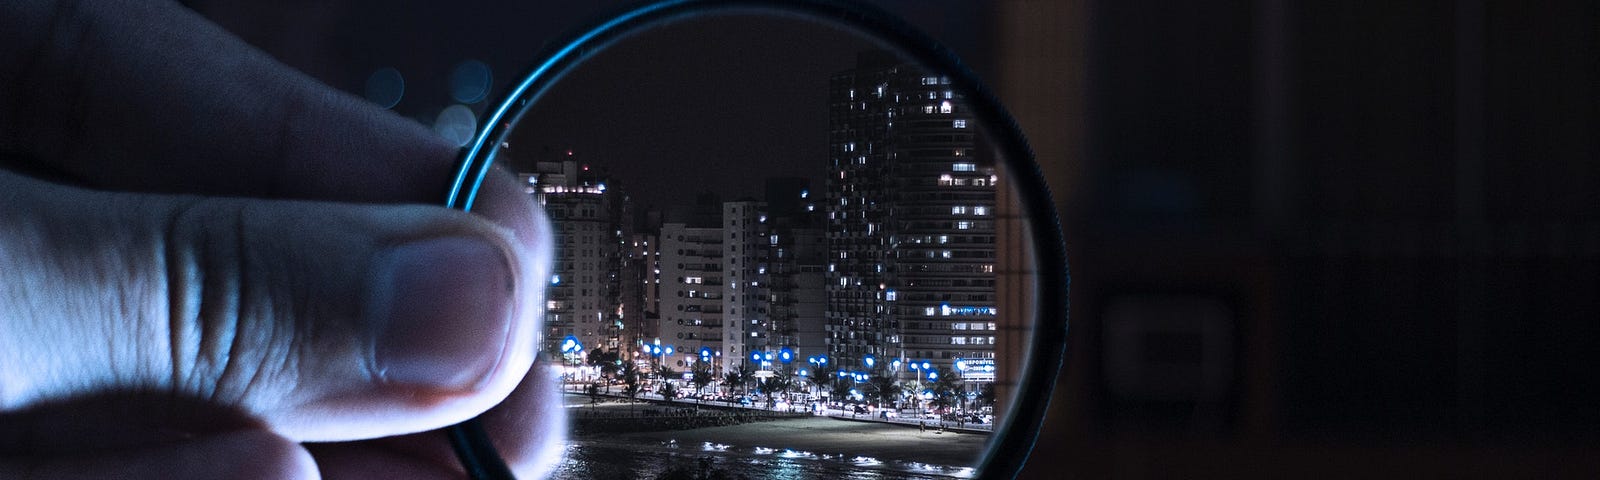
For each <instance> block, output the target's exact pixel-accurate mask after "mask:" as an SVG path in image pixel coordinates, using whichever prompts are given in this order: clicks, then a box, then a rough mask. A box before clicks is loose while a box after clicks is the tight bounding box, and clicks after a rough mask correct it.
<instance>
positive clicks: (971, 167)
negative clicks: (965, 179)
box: [950, 163, 978, 172]
mask: <svg viewBox="0 0 1600 480" xmlns="http://www.w3.org/2000/svg"><path fill="white" fill-rule="evenodd" d="M950 169H951V170H955V171H957V172H973V171H977V170H978V165H977V164H973V163H957V164H954V165H951V166H950Z"/></svg>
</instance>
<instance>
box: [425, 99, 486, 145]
mask: <svg viewBox="0 0 1600 480" xmlns="http://www.w3.org/2000/svg"><path fill="white" fill-rule="evenodd" d="M477 125H478V116H477V115H474V114H473V113H472V109H470V108H467V106H466V105H451V106H448V107H445V108H444V110H441V111H439V116H438V118H435V119H434V120H433V131H435V132H439V135H442V136H444V138H445V139H447V140H449V141H451V142H453V143H455V144H456V146H462V145H466V144H467V142H469V141H471V140H472V135H473V133H474V132H476V131H477Z"/></svg>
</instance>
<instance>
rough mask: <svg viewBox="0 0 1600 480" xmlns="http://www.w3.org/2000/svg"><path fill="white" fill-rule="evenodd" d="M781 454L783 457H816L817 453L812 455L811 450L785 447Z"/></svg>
mask: <svg viewBox="0 0 1600 480" xmlns="http://www.w3.org/2000/svg"><path fill="white" fill-rule="evenodd" d="M779 456H781V457H783V458H815V457H816V455H812V454H811V452H802V451H796V450H790V449H787V448H786V449H783V453H781V454H779Z"/></svg>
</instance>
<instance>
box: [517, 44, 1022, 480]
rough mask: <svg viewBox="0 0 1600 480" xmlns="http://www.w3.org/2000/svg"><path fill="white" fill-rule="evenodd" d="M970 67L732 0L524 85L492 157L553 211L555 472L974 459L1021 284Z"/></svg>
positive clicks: (1011, 225)
mask: <svg viewBox="0 0 1600 480" xmlns="http://www.w3.org/2000/svg"><path fill="white" fill-rule="evenodd" d="M961 90H962V89H961V88H960V87H959V86H958V85H952V82H951V77H950V76H949V75H945V74H942V73H941V72H937V71H930V70H928V69H925V68H922V67H920V66H918V65H916V64H914V63H911V62H908V61H906V60H905V59H903V58H902V57H899V56H897V55H895V54H892V53H889V52H887V51H885V50H883V49H882V48H881V47H880V46H878V45H875V44H873V43H872V42H870V41H867V40H865V39H862V38H859V37H857V36H853V35H851V34H848V33H844V32H840V31H835V30H832V29H829V28H828V27H826V26H821V25H816V24H810V23H804V22H801V21H796V20H792V19H775V18H757V17H749V16H739V17H714V18H703V19H697V20H692V21H684V22H679V23H676V24H672V25H668V26H665V27H660V28H657V29H654V30H651V31H649V32H646V33H643V34H640V35H637V36H634V37H630V38H627V39H625V40H623V41H621V42H620V43H618V44H616V45H612V46H610V47H608V48H607V49H606V50H605V51H603V52H601V53H600V54H599V55H597V56H596V57H594V58H592V59H590V60H588V61H587V62H585V63H584V64H582V65H581V66H579V67H578V68H577V69H576V70H575V71H573V72H570V73H567V74H566V75H565V76H564V77H563V78H562V80H561V82H559V83H558V84H556V86H555V87H553V89H552V90H550V91H549V92H548V93H547V94H546V95H544V96H543V97H542V98H541V99H540V100H539V102H537V103H536V104H534V105H532V106H531V107H530V109H529V110H528V112H527V114H526V116H524V117H523V118H522V119H521V121H520V123H518V124H517V126H516V130H515V131H514V132H513V133H512V134H511V135H510V136H509V141H507V142H505V143H503V144H501V145H500V147H499V148H501V151H500V152H499V156H498V159H497V161H499V162H501V163H502V164H503V165H505V166H507V167H508V168H510V169H512V170H515V171H517V172H518V174H519V177H520V180H521V181H522V182H523V183H524V185H525V188H526V191H527V192H528V194H530V195H532V196H534V197H535V198H537V200H538V202H539V203H540V204H541V205H542V206H543V208H544V209H545V211H546V212H547V213H548V214H549V216H550V217H551V219H552V220H553V223H554V224H555V229H556V235H555V239H556V256H555V263H554V270H553V274H552V276H551V278H550V279H549V290H548V292H547V302H546V305H545V317H544V320H545V330H544V332H543V346H542V348H543V349H544V351H545V352H546V353H547V354H549V355H550V356H552V357H556V358H558V360H559V361H560V362H561V363H562V365H564V375H563V386H564V388H565V389H566V391H567V392H568V393H567V395H566V402H567V406H568V408H569V410H568V411H569V412H570V413H571V415H570V416H571V417H572V419H573V435H572V439H571V443H570V445H569V446H568V450H567V456H566V459H565V461H564V463H563V465H562V466H561V467H560V468H559V470H558V471H557V475H558V476H560V477H566V478H659V477H671V476H673V475H676V474H683V475H685V476H686V477H696V478H698V477H700V476H702V475H711V476H716V475H727V476H729V477H730V478H738V477H741V476H744V477H749V478H769V477H781V478H797V477H803V478H812V477H818V478H834V477H852V478H967V477H972V476H975V475H977V474H978V473H979V472H977V471H976V470H975V467H976V466H977V465H979V464H980V463H981V460H982V457H983V455H984V454H985V452H986V450H987V447H988V445H989V444H990V441H991V439H992V438H993V437H994V435H995V432H994V430H995V425H996V424H997V423H1003V421H1004V414H1005V412H1006V411H1007V408H1008V404H1009V402H1010V401H1012V400H1013V398H1012V396H1013V395H1012V394H1013V393H1014V391H1015V387H1016V383H1017V381H1018V379H1019V378H1020V374H1021V370H1022V364H1023V362H1024V360H1025V355H1024V353H1023V352H1024V351H1025V350H1026V348H1027V344H1026V340H1027V339H1028V332H1029V330H1030V322H1031V321H1032V320H1033V319H1032V317H1031V315H1032V312H1031V308H1030V307H1029V305H1030V304H1031V302H1032V293H1033V291H1032V282H1030V281H1029V280H1028V278H1027V275H1029V274H1031V272H1032V270H1031V268H1032V267H1031V266H1029V265H1030V263H1029V262H1030V260H1031V256H1030V253H1029V252H1028V249H1027V247H1026V245H1027V243H1026V241H1025V240H1023V239H1025V238H1027V237H1026V232H1025V225H1022V224H1021V222H1020V221H1019V220H1018V219H1019V218H1021V215H1020V214H1019V213H1018V208H1017V206H1016V204H1015V200H1014V199H1012V196H1010V195H1008V194H1007V188H1008V185H1007V184H1008V179H1007V174H1006V172H1005V170H1004V168H1003V166H1002V165H1001V164H1000V162H998V159H997V155H996V153H994V150H993V149H992V148H991V147H990V145H989V142H988V141H987V139H986V137H985V134H984V132H985V125H982V124H980V122H979V120H978V118H976V116H975V115H974V113H973V111H972V109H971V108H970V105H969V103H968V101H967V99H966V98H965V97H964V95H963V94H962V93H961Z"/></svg>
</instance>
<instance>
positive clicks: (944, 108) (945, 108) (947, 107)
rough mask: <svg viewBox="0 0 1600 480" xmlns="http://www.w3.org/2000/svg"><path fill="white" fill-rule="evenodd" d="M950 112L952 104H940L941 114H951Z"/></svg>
mask: <svg viewBox="0 0 1600 480" xmlns="http://www.w3.org/2000/svg"><path fill="white" fill-rule="evenodd" d="M950 111H951V107H950V102H948V101H946V102H943V103H940V104H939V113H950Z"/></svg>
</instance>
